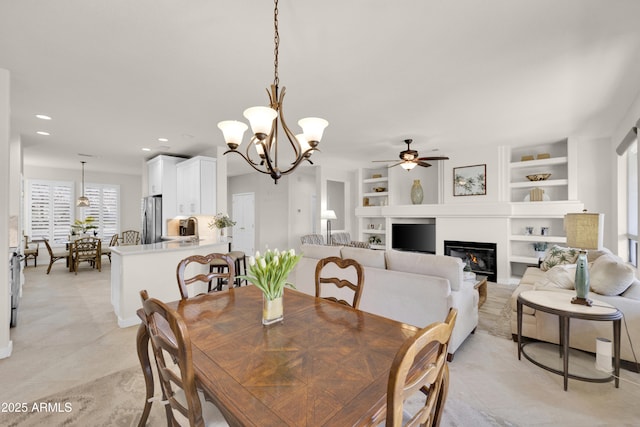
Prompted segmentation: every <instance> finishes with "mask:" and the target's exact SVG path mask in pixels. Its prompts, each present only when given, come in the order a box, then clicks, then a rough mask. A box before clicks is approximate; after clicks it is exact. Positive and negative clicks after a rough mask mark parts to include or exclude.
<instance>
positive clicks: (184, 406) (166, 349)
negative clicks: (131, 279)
mask: <svg viewBox="0 0 640 427" xmlns="http://www.w3.org/2000/svg"><path fill="white" fill-rule="evenodd" d="M140 297H141V298H142V307H143V310H144V314H145V318H146V321H147V331H148V333H149V338H150V341H151V347H152V350H153V354H154V356H155V360H156V366H157V368H158V378H159V380H160V386H161V388H162V395H163V400H164V401H166V402H167V404H168V405H169V407H170V408H171V411H167V417H172V418H173V419H169V420H167V422H168V425H185V424H184V423H180V418H185V419H186V420H188V425H190V426H199V427H200V426H204V425H205V421H204V419H203V413H202V405H201V402H200V397H199V396H198V392H197V389H196V380H195V372H194V368H193V361H192V356H191V339H190V337H189V331H188V330H187V327H186V325H185V323H184V321H183V320H182V317H181V316H180V315H179V314H178V313H177V312H176V311H174V310H172V309H171V308H169V307H168V306H167V305H166V304H164V303H163V302H162V301H159V300H157V299H154V298H149V295H148V293H147V291H146V290H142V291H140Z"/></svg>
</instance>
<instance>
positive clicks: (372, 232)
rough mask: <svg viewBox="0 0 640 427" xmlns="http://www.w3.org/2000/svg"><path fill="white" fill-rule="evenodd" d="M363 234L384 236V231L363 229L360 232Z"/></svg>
mask: <svg viewBox="0 0 640 427" xmlns="http://www.w3.org/2000/svg"><path fill="white" fill-rule="evenodd" d="M362 232H363V233H365V234H385V232H386V231H385V230H376V229H373V230H372V229H370V228H365V229H364V230H362Z"/></svg>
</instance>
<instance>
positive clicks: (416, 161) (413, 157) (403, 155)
mask: <svg viewBox="0 0 640 427" xmlns="http://www.w3.org/2000/svg"><path fill="white" fill-rule="evenodd" d="M404 142H405V144H407V149H406V150H402V151H401V152H400V156H399V157H400V160H401V161H400V162H397V163H394V164H393V165H389V166H387V167H389V168H392V167H394V166H398V165H400V166H402V168H403V169H406V170H407V171H410V170H411V169H413V168H415V167H416V166H418V165H419V166H423V167H425V168H428V167H429V166H431V163H427V162H426V160H449V158H448V157H444V156H435V157H418V152H417V151H416V150H412V149H411V143H412V142H413V139H405V140H404ZM393 161H395V160H374V162H393Z"/></svg>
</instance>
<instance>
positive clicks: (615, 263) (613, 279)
mask: <svg viewBox="0 0 640 427" xmlns="http://www.w3.org/2000/svg"><path fill="white" fill-rule="evenodd" d="M589 279H590V280H589V281H590V284H591V290H592V291H593V292H596V293H598V294H600V295H609V296H613V295H620V294H621V293H623V292H624V291H626V290H627V288H628V287H629V286H631V283H633V280H634V279H635V274H634V271H633V268H632V267H631V266H630V265H627V264H625V263H624V262H623V261H622V260H621V259H620V258H618V257H616V256H615V255H602V256H600V257H598V259H596V260H595V261H594V262H593V264H592V265H591V269H590V270H589Z"/></svg>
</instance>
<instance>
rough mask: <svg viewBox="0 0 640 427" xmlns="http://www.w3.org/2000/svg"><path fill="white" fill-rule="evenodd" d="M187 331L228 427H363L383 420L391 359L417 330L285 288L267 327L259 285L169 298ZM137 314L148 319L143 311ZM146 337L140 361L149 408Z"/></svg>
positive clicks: (199, 374) (203, 385)
mask: <svg viewBox="0 0 640 427" xmlns="http://www.w3.org/2000/svg"><path fill="white" fill-rule="evenodd" d="M169 305H170V306H171V307H172V308H174V309H176V310H177V312H178V313H179V314H180V315H181V316H182V318H183V319H184V321H185V323H186V325H187V328H188V330H189V334H190V336H191V345H192V352H193V353H192V354H193V364H194V368H195V372H196V380H197V384H198V387H199V388H200V389H202V390H203V391H204V394H205V397H206V398H207V399H208V400H210V401H212V402H213V403H214V404H215V405H216V406H217V407H218V408H219V409H220V411H221V412H222V414H223V415H224V417H225V418H226V420H227V422H228V423H229V425H231V426H261V427H266V426H278V427H281V426H297V427H300V426H341V427H344V426H361V425H374V424H377V423H379V422H380V421H384V414H385V413H386V412H385V411H386V391H387V382H388V378H389V370H390V368H391V364H392V361H393V359H394V357H395V355H396V353H397V351H398V349H399V348H400V346H401V345H402V343H403V342H404V341H405V340H406V339H407V338H409V337H411V336H413V335H414V334H415V333H416V331H417V330H418V328H416V327H414V326H411V325H407V324H404V323H400V322H396V321H394V320H391V319H387V318H383V317H380V316H377V315H374V314H370V313H366V312H363V311H360V310H356V309H353V308H351V307H347V306H344V305H341V304H337V303H334V302H331V301H327V300H324V299H321V298H316V297H313V296H310V295H307V294H304V293H301V292H297V291H294V290H290V289H286V290H285V294H284V321H282V322H280V323H277V324H274V325H270V326H263V325H262V324H261V316H262V293H261V291H260V290H259V289H257V288H256V287H255V286H252V285H249V286H245V287H241V288H232V289H230V290H228V291H223V292H218V293H212V294H205V295H200V296H197V297H194V298H189V299H187V300H181V301H176V302H173V303H171V304H169ZM138 315H139V316H140V317H141V318H143V319H144V314H143V313H142V311H141V310H139V311H138ZM148 345H149V337H148V334H147V328H146V326H145V323H144V321H143V324H142V325H141V326H140V328H139V330H138V338H137V346H138V357H139V359H140V363H141V365H142V370H143V373H144V374H145V382H146V387H147V401H146V403H145V407H144V411H143V414H142V417H141V420H140V424H139V425H144V424H145V423H146V419H147V417H148V414H149V410H150V409H151V402H149V401H148V398H150V397H152V396H153V392H154V384H153V376H152V371H151V364H150V360H149V351H148Z"/></svg>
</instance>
